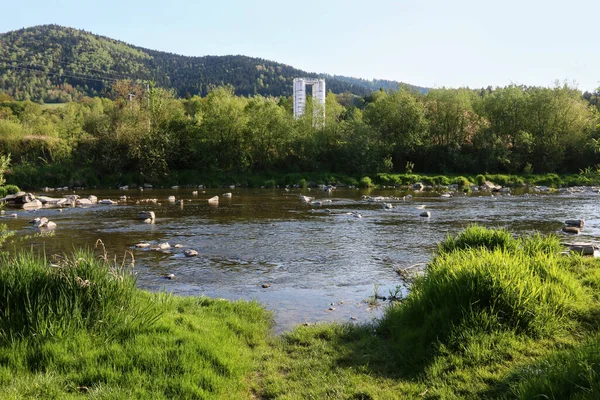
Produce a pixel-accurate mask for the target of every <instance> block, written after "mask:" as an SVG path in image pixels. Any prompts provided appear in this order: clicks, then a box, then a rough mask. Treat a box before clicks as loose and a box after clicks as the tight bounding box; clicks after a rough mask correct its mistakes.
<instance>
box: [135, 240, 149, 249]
mask: <svg viewBox="0 0 600 400" xmlns="http://www.w3.org/2000/svg"><path fill="white" fill-rule="evenodd" d="M135 247H137V248H138V249H145V248H146V247H150V243H146V242H142V243H138V244H136V245H135Z"/></svg>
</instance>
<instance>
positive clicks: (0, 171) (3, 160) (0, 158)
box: [0, 154, 12, 193]
mask: <svg viewBox="0 0 600 400" xmlns="http://www.w3.org/2000/svg"><path fill="white" fill-rule="evenodd" d="M9 165H10V154H9V155H6V156H5V155H0V187H2V186H3V185H4V184H5V183H6V179H4V174H5V173H6V171H7V170H8V167H9ZM11 187H12V185H11ZM8 190H9V188H6V192H7V193H8Z"/></svg>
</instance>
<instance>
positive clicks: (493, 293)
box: [0, 227, 600, 399]
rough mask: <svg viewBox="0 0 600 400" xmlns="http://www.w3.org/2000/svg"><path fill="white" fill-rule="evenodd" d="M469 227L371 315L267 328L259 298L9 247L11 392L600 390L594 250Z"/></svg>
mask: <svg viewBox="0 0 600 400" xmlns="http://www.w3.org/2000/svg"><path fill="white" fill-rule="evenodd" d="M560 251H561V246H560V244H559V242H558V239H557V238H554V237H540V236H535V237H531V238H523V239H521V238H515V237H513V236H512V235H511V234H510V233H508V232H505V231H501V230H495V231H494V230H487V229H485V228H480V227H470V228H468V229H467V230H466V231H465V232H463V233H461V234H459V235H457V236H454V237H449V238H447V239H446V240H445V241H444V242H443V243H441V244H440V245H439V247H438V250H437V252H436V254H435V256H434V258H433V260H432V262H431V263H430V264H429V265H428V267H427V271H426V272H427V273H426V275H424V276H422V277H418V278H416V280H415V281H414V283H413V286H412V290H411V293H410V294H409V295H408V297H407V298H406V299H404V300H403V301H402V302H399V303H396V304H395V305H392V306H390V307H389V308H388V309H387V310H386V312H385V314H384V316H383V318H382V319H381V320H380V321H377V322H375V323H372V324H361V325H356V324H319V325H316V326H299V327H297V328H296V329H294V330H293V331H291V332H288V333H286V334H284V335H282V336H280V337H273V336H272V335H270V333H269V328H270V315H269V314H268V313H267V312H266V311H265V310H264V309H262V308H261V307H260V306H259V305H258V304H256V303H248V302H228V301H224V300H212V299H207V298H180V297H177V296H170V295H166V294H150V293H147V292H144V291H141V290H138V289H136V288H135V280H134V277H133V275H132V274H131V272H132V267H131V266H129V265H127V264H128V261H126V262H124V263H116V262H114V260H113V261H111V260H108V259H107V258H106V257H100V258H98V257H94V256H93V255H92V254H91V253H89V252H87V253H85V252H79V253H76V254H74V255H73V256H70V257H66V258H59V259H55V260H53V261H52V263H50V262H48V261H46V260H44V259H40V258H38V257H34V256H32V255H19V256H7V255H5V256H2V257H0V397H1V398H9V399H10V398H61V399H62V398H78V397H86V398H110V399H114V398H123V399H125V398H149V399H150V398H151V399H160V398H190V399H194V398H197V399H203V398H207V399H213V398H215V399H218V398H223V399H225V398H227V399H230V398H232V399H236V398H239V399H256V398H261V399H307V398H315V399H321V398H323V399H324V398H331V399H398V398H425V399H465V398H466V399H480V398H494V399H496V398H500V399H504V398H506V399H512V398H521V399H531V398H550V399H569V398H577V399H596V398H598V397H599V396H600V392H599V390H600V380H599V379H598V373H599V372H600V367H599V365H600V363H599V361H600V322H599V321H600V319H599V318H598V316H599V315H600V295H599V294H598V293H599V291H598V289H600V269H599V268H598V267H600V262H598V261H596V260H594V259H584V258H582V257H580V256H571V257H564V256H561V255H560Z"/></svg>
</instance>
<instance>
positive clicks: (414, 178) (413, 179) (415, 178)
mask: <svg viewBox="0 0 600 400" xmlns="http://www.w3.org/2000/svg"><path fill="white" fill-rule="evenodd" d="M399 178H400V179H401V181H402V184H403V185H411V184H413V183H417V182H419V181H420V180H421V177H420V176H419V175H416V174H404V175H399Z"/></svg>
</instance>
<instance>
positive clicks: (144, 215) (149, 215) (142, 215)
mask: <svg viewBox="0 0 600 400" xmlns="http://www.w3.org/2000/svg"><path fill="white" fill-rule="evenodd" d="M137 217H138V219H155V218H156V215H155V214H154V211H140V212H138V213H137Z"/></svg>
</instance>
